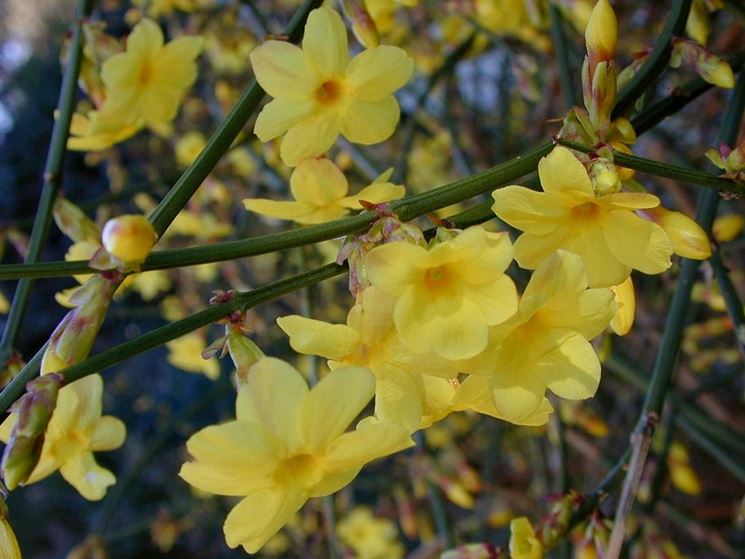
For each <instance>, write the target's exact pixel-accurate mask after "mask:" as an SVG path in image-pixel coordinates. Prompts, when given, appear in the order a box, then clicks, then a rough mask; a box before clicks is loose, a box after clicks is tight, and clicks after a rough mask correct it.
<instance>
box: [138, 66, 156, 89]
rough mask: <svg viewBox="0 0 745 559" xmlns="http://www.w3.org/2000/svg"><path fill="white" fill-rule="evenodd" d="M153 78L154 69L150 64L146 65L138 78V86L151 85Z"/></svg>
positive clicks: (141, 69)
mask: <svg viewBox="0 0 745 559" xmlns="http://www.w3.org/2000/svg"><path fill="white" fill-rule="evenodd" d="M152 77H153V67H152V65H151V64H149V63H145V64H143V65H142V68H140V73H139V74H138V76H137V85H139V86H140V87H145V86H146V85H148V84H149V83H150V81H151V80H152Z"/></svg>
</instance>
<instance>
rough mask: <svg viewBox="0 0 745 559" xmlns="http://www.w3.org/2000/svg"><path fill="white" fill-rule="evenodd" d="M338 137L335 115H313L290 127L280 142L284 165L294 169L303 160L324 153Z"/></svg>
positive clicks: (337, 122)
mask: <svg viewBox="0 0 745 559" xmlns="http://www.w3.org/2000/svg"><path fill="white" fill-rule="evenodd" d="M338 135H339V117H338V115H336V114H324V113H320V114H314V115H311V116H310V117H308V118H306V119H304V120H303V121H301V122H299V123H297V124H295V125H294V126H292V127H291V128H290V129H289V130H288V131H287V134H286V135H285V137H284V139H283V140H282V146H281V147H280V155H281V156H282V161H284V163H285V165H289V166H290V167H294V166H295V165H297V164H298V163H300V162H301V161H302V160H303V159H306V158H308V157H315V156H317V155H321V154H323V153H326V152H327V151H328V150H329V148H331V146H332V145H334V142H335V141H336V138H337V136H338Z"/></svg>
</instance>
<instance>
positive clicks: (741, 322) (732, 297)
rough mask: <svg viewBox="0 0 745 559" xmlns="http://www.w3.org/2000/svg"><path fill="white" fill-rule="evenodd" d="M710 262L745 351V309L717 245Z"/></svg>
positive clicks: (740, 343) (738, 338) (742, 349)
mask: <svg viewBox="0 0 745 559" xmlns="http://www.w3.org/2000/svg"><path fill="white" fill-rule="evenodd" d="M709 263H710V264H711V267H712V269H713V270H714V277H715V278H716V280H717V285H719V291H720V292H721V293H722V297H723V298H724V303H725V305H726V306H727V314H728V315H729V317H730V320H732V325H733V326H734V329H735V338H736V339H737V343H738V344H739V346H740V350H741V351H743V352H744V353H745V311H744V310H743V306H742V301H741V300H740V296H739V295H738V294H737V289H735V285H734V283H732V278H731V277H730V276H729V271H728V270H727V267H726V266H725V265H724V262H723V261H722V255H721V253H720V252H719V248H718V247H717V248H716V249H715V250H714V252H713V253H712V255H711V257H710V258H709Z"/></svg>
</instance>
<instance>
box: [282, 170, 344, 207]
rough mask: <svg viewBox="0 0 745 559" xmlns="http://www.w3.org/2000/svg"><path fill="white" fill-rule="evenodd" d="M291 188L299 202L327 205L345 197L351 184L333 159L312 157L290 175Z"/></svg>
mask: <svg viewBox="0 0 745 559" xmlns="http://www.w3.org/2000/svg"><path fill="white" fill-rule="evenodd" d="M290 190H291V192H292V196H293V198H295V200H297V201H298V202H305V203H306V204H309V205H311V206H326V205H328V204H331V203H332V202H336V201H337V200H339V199H341V198H343V197H344V195H346V193H347V191H348V190H349V184H348V183H347V178H346V177H345V176H344V173H342V172H341V170H340V169H339V167H337V166H336V165H334V163H333V162H332V161H329V160H328V159H315V158H310V159H306V160H304V161H302V162H301V163H300V164H299V165H298V166H297V167H295V170H294V171H293V172H292V176H291V177H290Z"/></svg>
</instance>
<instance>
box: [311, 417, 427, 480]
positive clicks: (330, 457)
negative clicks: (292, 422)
mask: <svg viewBox="0 0 745 559" xmlns="http://www.w3.org/2000/svg"><path fill="white" fill-rule="evenodd" d="M413 445H414V441H412V440H411V437H410V436H409V434H408V433H407V432H406V429H404V428H403V427H402V426H401V425H396V424H395V423H388V422H379V421H377V420H376V419H374V418H372V417H369V418H366V419H364V420H362V421H360V423H359V424H358V425H357V429H356V430H354V431H352V432H350V433H344V434H343V435H342V436H341V437H339V438H338V439H336V441H334V443H333V444H332V445H331V447H330V448H329V450H328V452H327V453H326V460H327V462H328V464H329V465H330V467H332V468H333V469H334V470H339V471H343V470H348V469H359V468H361V467H362V466H363V465H365V464H367V463H368V462H371V461H372V460H375V459H376V458H380V457H382V456H387V455H389V454H393V453H394V452H398V451H399V450H403V449H404V448H409V447H410V446H413ZM338 489H340V488H339V487H337V488H336V489H335V490H338Z"/></svg>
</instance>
